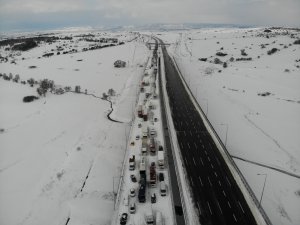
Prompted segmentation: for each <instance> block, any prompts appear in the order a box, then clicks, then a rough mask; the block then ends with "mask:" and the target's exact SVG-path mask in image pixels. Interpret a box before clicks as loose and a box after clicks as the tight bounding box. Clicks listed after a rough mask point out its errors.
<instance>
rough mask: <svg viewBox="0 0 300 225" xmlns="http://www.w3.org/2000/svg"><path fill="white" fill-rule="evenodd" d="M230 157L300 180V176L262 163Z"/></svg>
mask: <svg viewBox="0 0 300 225" xmlns="http://www.w3.org/2000/svg"><path fill="white" fill-rule="evenodd" d="M231 157H232V158H234V159H238V160H241V161H244V162H248V163H251V164H254V165H257V166H261V167H265V168H268V169H271V170H276V171H277V172H280V173H284V174H287V175H289V176H292V177H296V178H299V179H300V175H298V174H294V173H291V172H288V171H286V170H283V169H279V168H276V167H274V166H268V165H266V164H263V163H259V162H254V161H251V160H248V159H244V158H241V157H238V156H234V155H231Z"/></svg>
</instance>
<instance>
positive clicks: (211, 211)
mask: <svg viewBox="0 0 300 225" xmlns="http://www.w3.org/2000/svg"><path fill="white" fill-rule="evenodd" d="M207 205H208V208H209V211H210V214H211V215H212V211H211V208H210V204H209V202H207Z"/></svg>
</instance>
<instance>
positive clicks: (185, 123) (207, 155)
mask: <svg viewBox="0 0 300 225" xmlns="http://www.w3.org/2000/svg"><path fill="white" fill-rule="evenodd" d="M161 43H162V42H161ZM162 50H163V57H164V62H165V72H166V81H167V84H166V88H167V93H168V96H169V100H170V108H171V113H172V118H173V122H174V126H175V129H176V133H177V139H178V143H179V147H180V151H181V155H182V158H183V161H184V162H183V163H184V166H185V169H186V172H187V178H188V180H189V185H190V187H191V190H192V194H193V200H194V204H195V207H196V208H197V210H198V213H199V221H200V223H201V224H204V225H211V224H216V225H222V224H227V225H234V224H243V225H250V224H257V223H256V221H255V219H254V217H253V215H252V213H251V211H250V209H249V206H248V204H247V203H246V201H245V199H244V196H243V194H242V193H241V191H240V189H239V188H238V186H237V184H236V182H235V180H234V178H233V176H232V174H231V172H230V171H229V169H228V166H227V164H226V163H225V161H224V159H223V158H222V156H221V154H220V152H219V150H218V149H217V147H216V145H215V143H214V141H213V139H212V138H211V136H210V135H209V133H208V132H207V130H206V127H205V125H204V123H203V121H202V119H201V117H200V115H199V112H198V111H197V110H196V108H195V106H194V105H193V103H192V101H191V99H190V97H189V95H188V93H187V92H186V90H185V88H184V86H183V84H182V81H181V79H180V77H179V74H178V72H177V70H176V69H175V66H174V64H173V61H172V60H171V58H170V56H169V55H168V53H167V50H166V48H165V46H164V45H162ZM169 160H170V159H169Z"/></svg>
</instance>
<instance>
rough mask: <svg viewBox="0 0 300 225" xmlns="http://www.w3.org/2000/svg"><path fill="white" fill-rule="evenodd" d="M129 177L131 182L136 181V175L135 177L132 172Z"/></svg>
mask: <svg viewBox="0 0 300 225" xmlns="http://www.w3.org/2000/svg"><path fill="white" fill-rule="evenodd" d="M130 179H131V181H132V182H134V183H135V182H136V177H135V175H134V174H131V175H130Z"/></svg>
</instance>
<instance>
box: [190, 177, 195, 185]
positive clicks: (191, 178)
mask: <svg viewBox="0 0 300 225" xmlns="http://www.w3.org/2000/svg"><path fill="white" fill-rule="evenodd" d="M190 180H191V182H192V186H194V181H193V177H190Z"/></svg>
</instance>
